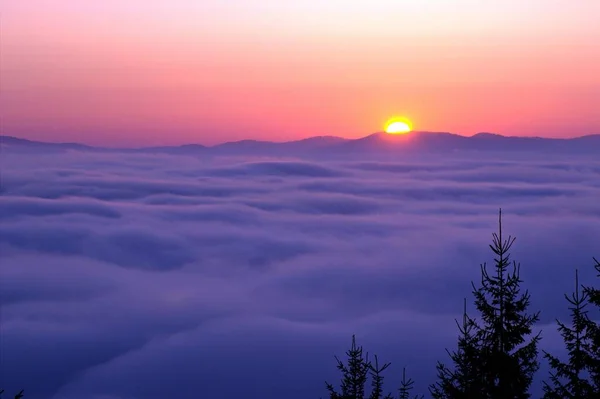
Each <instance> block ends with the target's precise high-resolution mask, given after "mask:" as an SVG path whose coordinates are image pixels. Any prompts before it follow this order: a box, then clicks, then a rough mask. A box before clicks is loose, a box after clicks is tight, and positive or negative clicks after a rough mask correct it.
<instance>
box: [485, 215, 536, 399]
mask: <svg viewBox="0 0 600 399" xmlns="http://www.w3.org/2000/svg"><path fill="white" fill-rule="evenodd" d="M498 225H499V229H498V233H497V234H496V233H494V234H493V240H492V244H491V245H490V248H491V250H492V251H493V253H494V254H495V255H496V257H495V258H494V261H495V265H494V273H492V274H490V273H489V272H488V270H487V265H486V264H485V263H484V264H482V265H481V286H480V287H478V288H477V287H475V284H473V294H474V296H475V306H476V308H477V310H478V311H479V313H480V315H481V322H480V323H481V324H480V323H475V329H476V330H477V332H476V337H477V342H478V345H479V348H480V350H479V353H478V354H477V356H478V358H479V359H480V360H481V361H480V362H477V364H476V366H477V368H478V370H479V372H480V373H481V377H482V390H481V393H480V395H478V397H479V398H482V399H486V398H489V399H507V398H511V399H526V398H529V397H530V394H529V387H530V385H531V382H532V380H533V375H534V374H535V372H536V371H537V370H538V368H539V362H538V361H537V354H538V349H537V346H538V342H539V340H540V334H539V333H538V334H537V335H534V336H532V337H531V338H528V337H529V336H530V335H531V334H532V328H533V325H534V324H535V323H536V322H537V321H538V320H539V312H536V313H534V314H527V313H526V312H527V308H528V307H529V303H530V295H529V293H528V292H527V291H525V293H523V294H521V293H520V291H521V290H520V285H521V283H522V280H521V278H520V264H517V263H516V262H512V264H511V261H510V253H509V251H510V249H511V247H512V245H513V244H514V242H515V238H514V237H511V236H509V237H508V238H507V239H504V238H503V236H502V210H500V212H499V223H498ZM511 265H512V268H510V266H511ZM509 268H510V269H509ZM526 341H528V342H526Z"/></svg>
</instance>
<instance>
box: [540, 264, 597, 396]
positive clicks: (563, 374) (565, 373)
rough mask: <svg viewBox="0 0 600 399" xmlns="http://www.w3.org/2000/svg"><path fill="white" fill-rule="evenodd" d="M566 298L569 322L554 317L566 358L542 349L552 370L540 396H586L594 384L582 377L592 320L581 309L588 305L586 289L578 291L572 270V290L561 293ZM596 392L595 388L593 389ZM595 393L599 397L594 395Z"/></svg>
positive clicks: (591, 393) (588, 358)
mask: <svg viewBox="0 0 600 399" xmlns="http://www.w3.org/2000/svg"><path fill="white" fill-rule="evenodd" d="M565 299H566V300H567V302H569V303H570V304H571V307H569V309H570V310H571V326H570V327H569V326H567V325H565V324H564V323H562V322H561V321H560V320H557V323H558V331H560V334H561V336H562V337H563V340H564V342H565V345H566V347H567V351H568V357H569V359H568V361H566V362H563V361H561V360H560V359H559V358H557V357H555V356H552V355H551V354H549V353H548V352H546V351H544V357H545V358H546V359H547V360H548V362H549V363H550V367H551V368H552V370H553V371H551V372H550V383H547V382H544V399H586V398H593V397H595V396H594V391H595V389H594V387H593V385H592V383H591V381H589V380H588V379H587V378H586V373H587V372H589V371H590V370H589V369H590V366H591V364H592V362H593V358H592V357H591V353H590V352H589V348H590V338H591V336H590V328H593V327H594V322H593V321H591V320H590V319H589V317H588V314H587V313H588V311H587V310H586V309H585V308H586V306H587V305H588V299H589V292H588V291H587V290H584V291H583V293H582V292H581V291H580V285H579V275H578V272H577V270H576V271H575V292H574V293H573V294H572V295H571V297H569V296H568V295H565ZM597 393H598V392H597ZM597 397H600V395H599V396H597Z"/></svg>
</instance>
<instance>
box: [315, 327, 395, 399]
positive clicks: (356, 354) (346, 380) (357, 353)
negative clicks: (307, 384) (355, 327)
mask: <svg viewBox="0 0 600 399" xmlns="http://www.w3.org/2000/svg"><path fill="white" fill-rule="evenodd" d="M346 356H347V363H346V364H344V362H342V361H341V360H340V359H338V358H337V356H336V357H335V360H336V361H337V363H338V365H337V368H338V370H340V371H341V373H342V381H341V383H340V389H341V392H339V393H338V392H336V390H335V388H334V387H333V385H332V384H330V383H328V382H325V385H326V386H327V390H328V391H329V397H330V398H331V399H364V397H365V384H366V383H367V380H368V376H369V371H370V370H372V367H371V363H370V362H369V355H368V354H365V355H364V356H363V348H362V346H357V345H356V337H355V336H354V335H353V336H352V346H351V347H350V349H349V350H348V351H346ZM384 366H385V367H383V368H382V369H381V370H379V374H380V372H381V371H383V370H384V369H385V368H387V367H388V366H387V365H384ZM381 378H383V377H381ZM382 383H383V381H382V380H380V384H382Z"/></svg>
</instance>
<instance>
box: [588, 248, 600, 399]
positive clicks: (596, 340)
mask: <svg viewBox="0 0 600 399" xmlns="http://www.w3.org/2000/svg"><path fill="white" fill-rule="evenodd" d="M593 259H594V262H595V265H594V267H595V268H596V271H597V272H598V275H597V277H599V278H600V262H598V260H597V259H596V258H593ZM585 292H586V293H587V294H588V295H589V303H590V304H591V305H592V306H593V310H592V313H591V314H592V317H591V318H590V319H591V320H592V323H591V324H590V326H589V329H588V335H589V342H588V344H589V348H587V350H588V352H589V354H590V365H589V373H590V380H591V381H592V383H593V385H594V389H595V391H594V392H596V394H597V395H598V397H600V324H599V323H598V322H593V320H600V285H598V286H596V287H592V286H589V287H585Z"/></svg>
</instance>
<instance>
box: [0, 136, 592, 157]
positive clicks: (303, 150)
mask: <svg viewBox="0 0 600 399" xmlns="http://www.w3.org/2000/svg"><path fill="white" fill-rule="evenodd" d="M0 148H1V149H2V150H9V151H17V152H28V151H39V150H44V151H51V152H52V151H54V152H55V151H92V152H127V153H132V152H133V153H136V152H137V153H166V154H188V155H192V154H198V155H200V154H215V155H244V154H268V155H278V154H281V153H285V154H287V153H299V154H310V153H315V154H317V153H336V154H344V153H357V152H359V153H364V152H383V153H390V152H392V153H394V152H399V153H403V152H406V151H411V152H414V151H418V152H449V151H452V152H456V151H477V152H479V151H534V152H535V151H578V152H596V151H597V152H598V153H600V134H590V135H584V136H579V137H573V138H547V137H535V136H528V137H524V136H503V135H500V134H497V133H489V132H480V133H476V134H474V135H472V136H462V135H458V134H454V133H449V132H427V131H421V132H417V131H415V132H411V133H408V134H401V135H392V134H387V133H384V132H376V133H372V134H370V135H367V136H364V137H360V138H356V139H348V138H343V137H337V136H313V137H308V138H304V139H299V140H292V141H283V142H275V141H266V140H252V139H246V140H239V141H229V142H224V143H221V144H216V145H212V146H206V145H202V144H194V143H190V144H183V145H173V146H168V145H167V146H154V147H137V148H107V147H99V146H91V145H86V144H80V143H72V142H68V143H56V142H44V141H35V140H29V139H24V138H19V137H15V136H8V135H1V136H0Z"/></svg>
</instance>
